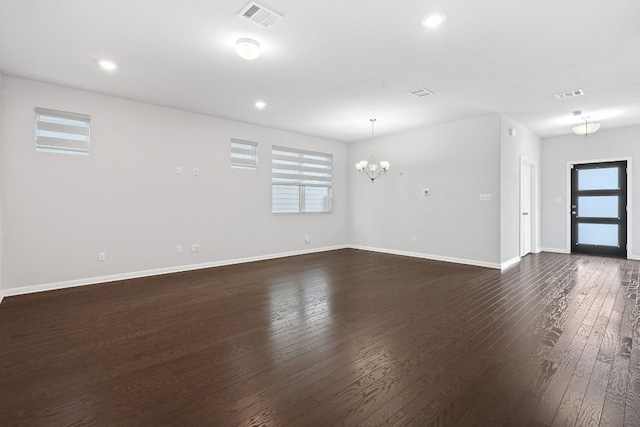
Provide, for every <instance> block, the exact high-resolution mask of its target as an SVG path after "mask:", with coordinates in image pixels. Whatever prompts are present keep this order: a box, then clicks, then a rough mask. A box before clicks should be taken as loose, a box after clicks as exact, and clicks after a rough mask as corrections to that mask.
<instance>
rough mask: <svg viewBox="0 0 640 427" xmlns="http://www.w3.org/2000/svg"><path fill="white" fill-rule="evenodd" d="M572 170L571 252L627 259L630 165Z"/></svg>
mask: <svg viewBox="0 0 640 427" xmlns="http://www.w3.org/2000/svg"><path fill="white" fill-rule="evenodd" d="M571 168H572V170H571V252H573V253H581V254H590V255H604V256H615V257H622V258H626V257H627V162H626V161H618V162H601V163H586V164H576V165H572V166H571Z"/></svg>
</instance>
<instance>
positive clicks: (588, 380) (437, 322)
mask: <svg viewBox="0 0 640 427" xmlns="http://www.w3.org/2000/svg"><path fill="white" fill-rule="evenodd" d="M639 275H640V263H639V262H636V261H628V260H621V259H610V258H599V257H589V256H569V255H559V254H548V253H542V254H538V255H529V256H527V257H526V258H524V259H523V260H522V262H521V263H520V264H518V265H516V266H514V267H511V268H509V269H507V270H505V271H502V272H500V271H497V270H490V269H485V268H480V267H473V266H465V265H456V264H448V263H442V262H436V261H428V260H421V259H414V258H407V257H400V256H395V255H387V254H380V253H373V252H365V251H359V250H353V249H345V250H338V251H333V252H325V253H319V254H313V255H304V256H298V257H290V258H283V259H277V260H270V261H262V262H255V263H250V264H242V265H235V266H228V267H219V268H214V269H207V270H199V271H191V272H185V273H178V274H171V275H166V276H157V277H150V278H144V279H135V280H127V281H121V282H114V283H108V284H101V285H93V286H87V287H81V288H73V289H65V290H60V291H52V292H44V293H39V294H32V295H24V296H17V297H7V298H5V300H4V301H3V303H2V304H1V305H0V373H1V375H0V425H1V426H80V425H96V426H106V425H109V426H111V425H114V426H160V425H171V426H503V425H504V426H574V425H575V426H598V425H600V426H640V305H639V304H638V283H639V282H640V277H639Z"/></svg>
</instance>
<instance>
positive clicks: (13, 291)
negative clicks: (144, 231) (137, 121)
mask: <svg viewBox="0 0 640 427" xmlns="http://www.w3.org/2000/svg"><path fill="white" fill-rule="evenodd" d="M349 247H350V246H349V245H338V246H327V247H322V248H315V249H306V250H302V251H292V252H282V253H277V254H269V255H260V256H255V257H247V258H237V259H230V260H224V261H214V262H205V263H201V264H190V265H180V266H176V267H167V268H158V269H154V270H144V271H135V272H132V273H123V274H112V275H109V276H101V277H91V278H87V279H79V280H69V281H64V282H55V283H46V284H43V285H34V286H24V287H20V288H8V289H4V290H2V291H0V302H1V301H2V298H4V297H8V296H14V295H25V294H32V293H35V292H44V291H52V290H56V289H65V288H73V287H76V286H86V285H97V284H98V283H106V282H114V281H117V280H127V279H137V278H140V277H149V276H158V275H161V274H169V273H179V272H182V271H190V270H201V269H203V268H211V267H222V266H225V265H233V264H242V263H246V262H254V261H264V260H268V259H276V258H285V257H290V256H296V255H307V254H312V253H317V252H327V251H334V250H337V249H346V248H349Z"/></svg>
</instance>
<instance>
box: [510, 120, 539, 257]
mask: <svg viewBox="0 0 640 427" xmlns="http://www.w3.org/2000/svg"><path fill="white" fill-rule="evenodd" d="M509 129H514V130H515V136H511V135H509ZM500 136H501V155H500V157H501V159H500V169H501V178H500V192H501V200H500V262H501V263H506V262H509V261H511V260H514V259H516V258H519V257H520V163H521V159H522V158H525V159H528V160H530V161H532V162H534V164H535V166H534V170H535V175H536V176H535V177H534V188H535V189H537V190H538V191H536V192H535V193H537V194H536V196H535V198H536V201H535V206H532V209H531V223H532V235H531V246H532V248H533V250H534V252H539V251H540V249H539V248H540V215H539V212H540V191H539V189H540V159H541V140H540V138H539V137H538V136H537V135H535V134H534V133H533V132H531V131H529V130H528V129H526V128H524V127H522V126H521V125H519V124H518V123H516V122H515V121H513V120H512V119H510V118H509V117H506V116H502V120H501V130H500Z"/></svg>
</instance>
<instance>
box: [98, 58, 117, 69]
mask: <svg viewBox="0 0 640 427" xmlns="http://www.w3.org/2000/svg"><path fill="white" fill-rule="evenodd" d="M98 65H99V66H101V67H102V68H104V69H105V70H108V71H113V70H115V69H116V68H118V64H116V63H115V62H111V61H107V60H106V59H103V60H101V61H98Z"/></svg>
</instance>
